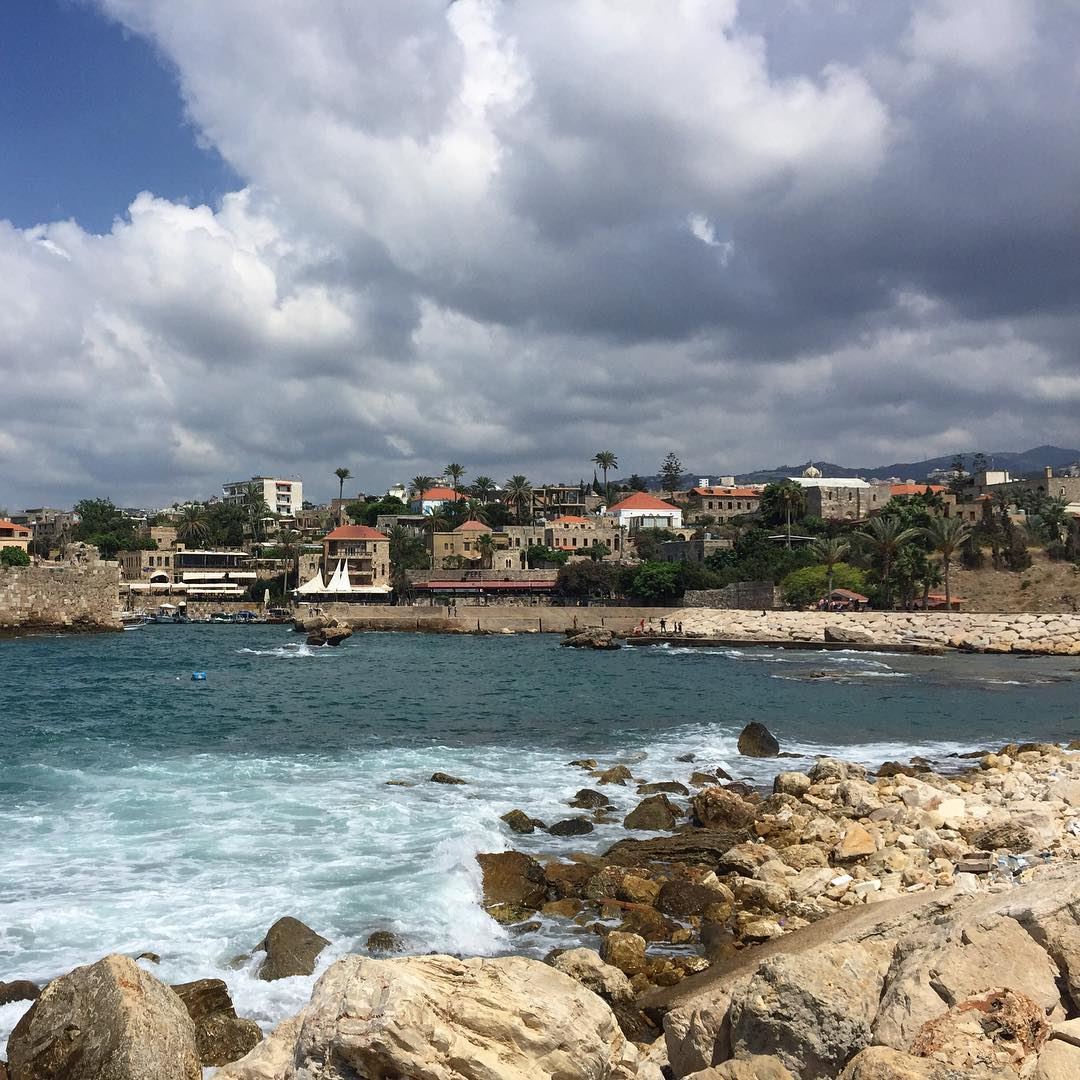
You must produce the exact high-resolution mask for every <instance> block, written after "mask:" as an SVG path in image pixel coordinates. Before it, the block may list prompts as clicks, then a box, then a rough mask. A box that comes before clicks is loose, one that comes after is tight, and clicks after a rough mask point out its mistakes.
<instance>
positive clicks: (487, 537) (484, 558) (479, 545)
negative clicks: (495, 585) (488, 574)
mask: <svg viewBox="0 0 1080 1080" xmlns="http://www.w3.org/2000/svg"><path fill="white" fill-rule="evenodd" d="M476 550H477V551H478V552H480V569H481V570H490V569H491V560H492V557H493V556H494V554H495V537H494V536H492V535H491V533H481V534H480V535H479V536H478V537H477V538H476ZM485 563H486V564H487V565H485Z"/></svg>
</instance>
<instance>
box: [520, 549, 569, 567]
mask: <svg viewBox="0 0 1080 1080" xmlns="http://www.w3.org/2000/svg"><path fill="white" fill-rule="evenodd" d="M569 559H570V556H569V555H568V554H567V553H566V552H565V551H559V550H558V549H557V548H550V547H547V546H546V545H545V544H530V545H529V546H528V547H527V548H526V549H525V565H526V566H528V568H529V569H530V570H535V569H536V568H537V567H538V566H540V565H541V564H543V565H544V566H565V565H566V563H567V562H568V560H569Z"/></svg>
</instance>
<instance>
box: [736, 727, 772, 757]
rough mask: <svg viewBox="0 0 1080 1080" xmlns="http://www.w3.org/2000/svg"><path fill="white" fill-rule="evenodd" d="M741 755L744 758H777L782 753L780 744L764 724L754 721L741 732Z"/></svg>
mask: <svg viewBox="0 0 1080 1080" xmlns="http://www.w3.org/2000/svg"><path fill="white" fill-rule="evenodd" d="M739 753H740V754H742V755H743V756H744V757H755V758H770V757H776V756H777V755H778V754H779V753H780V744H779V743H778V742H777V741H776V736H775V735H773V733H772V732H771V731H770V730H769V729H768V728H767V727H766V726H765V725H764V724H759V723H758V722H757V721H756V720H754V721H752V722H751V723H749V724H747V725H746V727H744V728H743V729H742V731H741V732H739Z"/></svg>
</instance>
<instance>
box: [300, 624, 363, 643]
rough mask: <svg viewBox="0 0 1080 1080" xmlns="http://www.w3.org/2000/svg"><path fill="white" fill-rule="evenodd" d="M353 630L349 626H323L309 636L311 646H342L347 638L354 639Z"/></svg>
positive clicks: (308, 640) (308, 641)
mask: <svg viewBox="0 0 1080 1080" xmlns="http://www.w3.org/2000/svg"><path fill="white" fill-rule="evenodd" d="M352 633H353V632H352V630H351V629H349V627H347V626H322V627H319V628H318V629H317V630H312V631H311V633H310V634H308V636H307V643H308V644H309V645H316V646H318V645H335V646H336V645H340V644H341V643H342V642H343V641H344V640H345V639H346V638H351V637H352Z"/></svg>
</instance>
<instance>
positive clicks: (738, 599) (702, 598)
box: [683, 581, 777, 611]
mask: <svg viewBox="0 0 1080 1080" xmlns="http://www.w3.org/2000/svg"><path fill="white" fill-rule="evenodd" d="M776 593H777V590H776V586H775V585H774V584H773V583H772V582H771V581H736V582H734V583H733V584H731V585H725V586H724V588H722V589H696V590H690V591H688V592H687V593H686V595H685V596H683V606H684V607H688V608H736V609H742V610H746V611H753V610H755V609H756V610H758V611H770V610H772V608H774V607H776V606H777V596H776Z"/></svg>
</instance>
